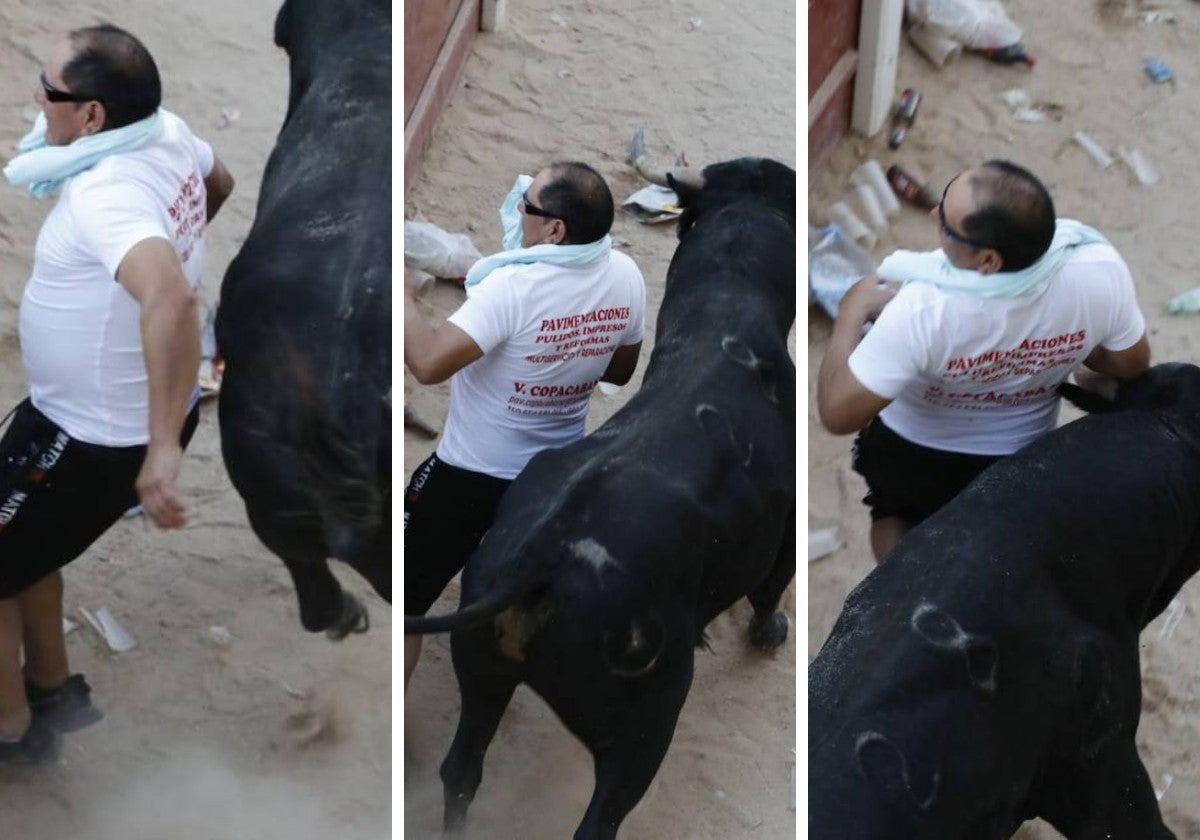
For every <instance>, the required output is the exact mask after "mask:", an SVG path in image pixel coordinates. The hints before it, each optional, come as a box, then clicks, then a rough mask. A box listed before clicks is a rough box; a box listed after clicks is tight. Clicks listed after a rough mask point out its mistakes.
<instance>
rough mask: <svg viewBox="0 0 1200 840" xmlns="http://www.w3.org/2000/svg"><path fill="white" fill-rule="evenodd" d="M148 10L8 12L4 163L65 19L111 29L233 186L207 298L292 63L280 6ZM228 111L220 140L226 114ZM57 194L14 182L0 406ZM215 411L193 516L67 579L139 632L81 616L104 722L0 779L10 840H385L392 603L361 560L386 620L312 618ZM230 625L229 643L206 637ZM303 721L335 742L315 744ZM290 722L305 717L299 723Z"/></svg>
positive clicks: (0, 322)
mask: <svg viewBox="0 0 1200 840" xmlns="http://www.w3.org/2000/svg"><path fill="white" fill-rule="evenodd" d="M167 8H168V7H167V6H164V5H163V4H161V3H155V2H152V1H151V0H108V2H85V3H78V2H72V3H65V2H58V1H57V0H45V1H44V2H39V3H28V2H8V3H4V4H3V5H0V33H2V34H0V78H3V79H5V80H6V81H5V84H4V85H3V86H0V157H3V158H4V159H5V160H7V158H8V157H9V156H10V155H11V154H12V150H13V149H14V147H15V143H16V140H17V139H18V138H19V137H20V136H21V135H22V134H24V133H25V132H26V131H27V130H28V126H29V122H30V120H31V119H32V117H33V116H34V115H35V114H36V109H35V106H34V103H33V101H32V95H33V89H34V86H35V85H36V84H37V73H38V70H39V69H40V67H41V64H42V62H43V60H44V58H45V57H46V56H47V55H48V53H49V50H50V47H51V46H52V45H53V43H54V42H55V41H56V40H57V39H58V38H59V37H60V35H61V34H62V33H63V32H65V31H66V30H67V29H69V28H73V27H75V26H82V25H87V24H89V23H94V22H97V21H100V20H109V21H112V22H114V23H117V24H118V25H122V26H125V27H126V28H128V29H130V30H131V31H133V32H134V33H135V34H137V35H138V36H139V37H140V38H142V39H143V41H144V42H145V43H146V45H147V46H148V47H149V49H150V51H151V52H152V53H153V54H154V56H155V58H156V60H157V61H158V64H159V68H160V71H161V73H162V76H163V80H164V98H165V101H164V104H165V105H166V107H167V108H169V109H171V110H173V111H175V112H176V113H178V114H179V115H181V116H182V117H183V118H184V119H186V120H187V121H188V123H189V124H190V125H191V126H192V128H193V130H195V131H196V132H197V133H198V134H201V136H204V137H205V138H206V139H208V140H209V141H210V142H211V143H212V144H213V146H214V148H215V149H216V152H217V154H218V155H220V156H221V158H222V159H223V160H224V161H225V162H226V163H227V165H228V166H229V169H230V170H231V171H232V172H233V174H234V176H235V177H236V178H237V189H236V192H235V194H234V196H233V197H232V198H230V200H229V202H228V203H227V204H226V206H225V208H224V209H223V210H222V212H221V215H220V216H219V217H218V218H217V219H216V220H215V221H214V223H213V225H212V227H211V228H210V231H209V255H208V262H207V268H206V271H205V286H204V289H203V292H202V296H203V299H204V301H205V303H206V304H211V303H212V302H213V301H215V300H216V298H217V293H218V289H219V285H220V279H221V276H222V274H223V273H224V271H225V267H226V265H228V263H229V260H230V259H231V258H232V256H233V255H234V253H235V252H236V250H237V248H238V246H239V244H240V242H241V241H242V240H243V239H244V237H245V235H246V233H247V231H248V230H249V227H250V223H251V220H252V217H253V212H254V202H255V198H256V196H257V193H258V186H259V178H260V175H261V172H262V169H263V167H264V165H265V163H266V158H267V154H268V152H269V150H270V148H271V145H272V144H273V142H274V138H275V135H276V133H277V132H278V130H279V125H280V123H281V121H282V119H283V112H284V106H285V100H286V95H287V61H286V56H285V55H284V54H283V52H282V51H281V50H278V49H277V48H275V46H274V45H273V43H272V33H273V25H274V16H275V11H276V4H274V3H253V4H247V3H241V2H235V0H213V2H210V3H205V4H201V5H200V6H191V7H185V6H183V5H179V4H171V6H170V11H167ZM224 109H229V110H230V111H231V112H232V111H236V112H237V115H236V120H235V121H234V122H233V124H232V125H230V126H229V127H227V128H218V125H219V123H220V115H221V112H222V110H224ZM50 206H51V204H50V203H49V202H38V201H35V200H33V199H31V198H28V197H27V196H26V195H25V194H24V193H23V191H20V190H18V189H16V188H13V187H10V186H8V185H7V184H4V185H0V407H2V408H3V410H5V411H6V410H7V408H8V407H9V406H11V405H13V404H14V403H16V402H17V401H18V400H19V399H20V398H21V397H23V396H24V394H25V389H26V382H25V379H24V371H23V369H22V367H21V362H20V356H19V351H18V344H17V304H18V303H19V301H20V296H21V292H22V290H23V288H24V285H25V282H26V280H27V278H28V273H29V262H30V259H31V256H32V249H33V242H34V238H35V236H36V234H37V231H38V227H39V226H40V224H41V220H42V218H43V216H44V215H45V213H46V212H47V211H48V210H49V208H50ZM215 407H216V406H215V404H208V405H207V411H206V413H205V414H204V417H203V419H202V422H201V426H200V428H199V430H198V431H197V433H196V436H195V439H194V440H193V442H192V446H191V447H190V450H189V452H188V456H187V458H186V459H185V463H184V468H183V474H182V486H183V490H184V493H185V495H186V498H187V502H188V504H189V508H190V517H191V519H190V522H189V525H188V527H187V528H186V529H184V530H183V531H181V532H176V533H159V532H156V531H154V530H153V529H152V528H150V527H149V526H148V524H147V523H145V522H144V521H142V520H141V519H137V520H129V521H124V522H121V523H119V524H118V525H117V526H116V527H114V528H113V529H112V530H111V531H110V532H109V533H108V534H107V535H106V536H105V537H104V538H103V539H102V540H101V541H100V542H99V543H98V544H97V545H96V546H94V547H93V548H92V549H91V550H90V551H89V552H88V553H87V554H86V555H85V556H84V557H83V558H81V559H80V560H78V561H76V562H75V563H74V564H72V565H71V566H70V567H68V570H67V572H66V577H67V587H68V589H67V596H66V602H67V609H68V611H69V613H70V614H71V617H72V618H73V619H75V620H76V621H78V622H80V623H81V624H83V622H82V620H81V619H80V618H79V614H78V608H79V607H86V608H88V609H91V610H94V609H97V608H99V607H101V606H107V607H108V608H109V609H110V610H111V611H112V613H113V614H114V615H115V616H116V617H117V618H118V620H119V621H120V622H121V623H122V624H123V625H124V626H125V628H126V629H128V630H129V632H130V633H131V634H132V635H133V636H134V638H135V639H136V640H137V642H138V645H137V647H136V648H135V649H134V650H132V651H130V652H127V653H123V654H114V653H111V652H109V650H108V649H107V647H105V645H104V644H103V642H102V641H101V640H100V638H99V636H97V635H96V633H94V632H93V631H92V630H91V629H90V628H89V627H88V626H86V624H84V625H83V626H81V627H80V628H79V629H77V630H75V631H74V632H72V633H71V634H70V636H69V637H68V638H69V652H70V655H71V658H72V665H73V668H74V669H76V670H79V671H82V672H84V673H85V674H86V675H87V677H88V680H89V681H90V682H91V684H92V686H93V689H94V691H95V694H96V698H97V702H98V703H99V704H100V705H101V706H102V707H103V708H104V709H105V711H106V713H107V717H106V719H105V720H104V721H103V722H102V723H100V724H98V725H96V726H94V727H92V728H90V729H88V730H85V731H83V732H79V733H77V734H74V735H71V736H68V737H67V741H66V743H65V749H64V752H63V757H62V759H61V761H60V762H59V763H58V765H56V766H54V767H51V768H48V769H45V770H41V771H30V770H27V769H16V768H5V769H0V814H3V817H2V818H0V836H3V837H6V838H7V837H13V838H17V837H22V838H31V840H41V838H52V837H77V838H88V840H117V838H121V839H122V840H184V838H196V840H212V838H217V837H239V838H247V840H274V838H278V837H291V838H297V839H298V840H308V839H309V838H311V839H312V840H316V839H317V838H326V837H335V836H336V837H344V838H350V840H360V838H361V840H376V838H380V837H386V836H388V835H389V824H390V805H389V802H390V795H391V793H390V791H391V770H390V768H391V759H390V752H391V751H390V738H391V694H390V683H391V668H390V640H391V613H390V608H389V607H388V606H387V605H386V604H384V603H383V602H381V601H380V600H379V599H378V598H377V597H376V596H375V595H374V594H373V593H371V592H370V591H369V587H367V586H366V585H365V584H364V583H363V582H361V581H360V580H359V579H358V578H357V577H356V576H355V575H353V574H352V573H349V572H348V570H338V572H339V574H340V576H341V578H342V579H343V580H345V581H346V582H347V585H348V587H349V588H350V589H351V590H352V591H354V592H356V593H358V594H359V595H360V597H362V598H364V600H365V603H366V604H367V606H368V609H369V610H370V612H371V617H372V620H373V627H372V629H371V631H370V633H369V634H367V635H366V636H358V637H355V638H352V639H350V640H348V641H346V642H344V643H342V644H340V645H334V644H332V643H330V642H328V641H326V640H325V638H324V637H323V636H311V635H308V634H306V633H305V632H304V631H303V630H302V629H301V627H300V623H299V617H298V612H297V608H296V605H295V596H294V594H293V590H292V586H291V582H290V579H289V578H288V577H287V575H286V572H285V570H284V567H283V565H282V563H280V562H279V560H277V559H276V558H275V557H274V556H273V555H271V554H270V553H268V552H267V550H266V549H265V548H263V547H262V545H261V544H260V543H259V542H258V541H257V539H256V538H255V537H254V535H253V533H252V532H251V531H250V529H249V527H248V525H247V523H246V517H245V513H244V508H243V506H242V503H241V499H240V498H239V497H238V496H237V494H236V493H235V492H234V491H233V488H232V487H231V486H230V484H229V480H228V478H227V477H226V475H225V470H224V467H223V465H222V463H221V456H220V448H219V442H218V436H217V423H216V411H215ZM210 627H224V628H226V629H227V630H228V632H229V634H230V635H231V637H232V641H230V642H229V643H227V644H225V645H221V644H218V643H217V642H215V641H214V640H213V639H212V638H211V637H210V636H209V633H208V631H209V628H210ZM305 715H309V716H312V719H315V720H317V721H321V722H324V724H325V725H324V731H325V737H323V738H320V739H318V740H316V741H315V742H312V743H309V744H307V745H304V744H302V743H301V742H302V741H303V740H304V735H303V731H304V727H305V726H307V725H308V724H309V723H311V720H308V719H301V717H300V716H305ZM289 720H290V721H291V723H289Z"/></svg>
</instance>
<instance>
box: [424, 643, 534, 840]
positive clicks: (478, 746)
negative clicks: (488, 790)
mask: <svg viewBox="0 0 1200 840" xmlns="http://www.w3.org/2000/svg"><path fill="white" fill-rule="evenodd" d="M455 659H456V662H455V670H456V671H457V672H458V677H459V691H460V692H461V693H462V713H461V714H460V715H459V718H458V731H457V732H455V733H454V742H453V743H452V744H451V745H450V751H449V752H448V753H446V758H445V760H444V761H443V762H442V789H443V793H444V796H445V816H444V828H445V831H446V833H447V834H455V835H457V834H460V833H461V832H462V830H463V828H464V827H465V825H466V821H467V807H468V806H469V805H470V804H471V802H472V800H474V799H475V791H477V790H478V789H479V783H480V781H481V780H482V779H483V755H484V753H486V752H487V748H488V745H489V744H490V743H491V742H492V738H493V737H494V736H495V734H496V728H497V727H498V726H499V725H500V718H502V717H503V716H504V710H505V709H507V708H508V703H509V701H510V700H511V699H512V696H513V692H514V691H515V690H516V688H517V680H516V679H515V678H509V677H503V676H499V677H479V676H470V675H469V674H468V673H467V671H468V669H466V668H461V669H460V668H458V667H457V666H458V662H457V659H458V657H455Z"/></svg>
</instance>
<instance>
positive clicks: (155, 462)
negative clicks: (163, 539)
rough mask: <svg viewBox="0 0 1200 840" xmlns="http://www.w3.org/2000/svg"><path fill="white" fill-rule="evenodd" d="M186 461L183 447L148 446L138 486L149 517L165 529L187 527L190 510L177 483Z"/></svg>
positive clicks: (166, 445)
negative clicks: (180, 464) (181, 464)
mask: <svg viewBox="0 0 1200 840" xmlns="http://www.w3.org/2000/svg"><path fill="white" fill-rule="evenodd" d="M182 460H183V448H182V447H180V446H179V444H177V443H176V444H169V443H168V444H155V443H151V444H150V445H149V446H147V447H146V459H145V460H144V461H143V462H142V470H141V472H139V473H138V477H137V482H136V483H135V486H136V488H137V494H138V499H140V500H141V503H142V509H143V510H144V511H145V512H146V516H148V517H150V521H152V522H153V523H154V524H155V525H157V526H158V527H159V528H162V529H164V530H171V529H174V528H182V527H183V526H184V525H186V524H187V509H186V508H185V507H184V504H183V499H182V497H181V496H180V495H179V487H178V484H177V481H178V479H179V463H180V461H182Z"/></svg>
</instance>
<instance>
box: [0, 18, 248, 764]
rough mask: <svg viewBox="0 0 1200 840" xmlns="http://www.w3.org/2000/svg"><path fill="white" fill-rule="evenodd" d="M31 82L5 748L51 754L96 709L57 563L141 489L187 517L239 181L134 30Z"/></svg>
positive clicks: (9, 551)
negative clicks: (195, 126)
mask: <svg viewBox="0 0 1200 840" xmlns="http://www.w3.org/2000/svg"><path fill="white" fill-rule="evenodd" d="M34 98H35V100H36V101H37V102H38V104H39V105H40V106H41V108H42V114H41V116H40V117H39V120H38V124H37V125H36V126H35V129H34V131H32V132H30V135H29V136H28V137H26V138H25V139H24V140H22V143H21V149H22V152H23V154H22V155H20V156H18V157H17V158H15V159H14V160H13V161H12V163H11V164H10V165H9V166H8V167H6V169H5V175H6V176H7V177H8V178H9V179H10V180H12V181H13V182H14V183H28V184H29V185H30V191H31V192H32V193H33V194H34V195H36V196H40V197H44V196H47V195H49V194H51V193H52V192H54V191H56V190H57V191H58V192H59V198H58V201H57V203H56V204H55V205H54V207H53V208H52V209H51V210H50V212H49V214H48V215H47V217H46V220H45V222H44V223H43V225H42V228H41V231H40V233H39V234H38V238H37V243H36V245H35V248H34V259H33V268H32V276H31V277H30V280H29V283H28V285H27V286H26V289H25V294H24V297H23V298H22V300H21V307H20V342H21V352H22V359H23V361H24V364H25V369H26V373H27V374H28V376H29V380H30V397H29V399H27V400H25V401H24V402H23V403H21V404H20V405H19V406H18V407H17V408H16V409H15V410H14V412H13V413H12V420H11V423H10V424H9V426H8V428H7V430H6V431H5V433H4V437H3V439H2V440H0V762H7V761H12V762H37V761H44V760H48V759H51V758H53V756H54V755H56V754H57V750H58V747H59V744H60V743H61V736H60V733H61V732H69V731H73V730H75V729H79V728H81V727H83V726H86V725H88V724H90V723H94V722H95V721H97V720H99V719H100V717H101V715H100V712H99V710H98V709H97V708H96V707H95V706H94V705H93V704H92V702H91V698H90V693H91V692H90V688H89V686H88V685H87V682H86V681H85V680H84V679H83V676H82V675H81V674H74V675H71V674H70V673H69V670H68V663H67V655H66V648H65V643H64V639H63V632H62V618H63V615H62V605H63V581H62V573H61V571H60V569H61V567H62V566H64V565H65V564H67V563H69V562H70V561H71V560H73V559H74V558H75V557H77V556H78V555H79V554H81V553H82V552H83V551H84V550H85V549H86V548H87V547H88V546H89V545H90V544H91V543H92V542H93V541H94V540H95V539H96V538H97V537H99V536H100V535H101V534H102V533H103V532H104V531H105V530H107V529H108V527H109V526H110V525H112V523H113V522H115V521H116V520H117V519H119V518H120V516H121V514H122V513H123V512H124V511H125V510H127V509H128V508H130V507H131V506H132V505H134V504H136V503H138V502H140V503H141V505H142V507H143V509H144V511H145V513H146V515H147V516H148V517H149V518H150V519H151V520H152V521H153V522H154V523H155V525H157V526H158V527H161V528H179V527H181V526H182V525H183V524H184V522H185V510H184V505H183V501H182V499H181V497H180V494H179V490H178V487H177V478H178V473H179V465H180V460H181V458H182V455H183V447H184V446H185V445H186V443H187V440H188V438H190V436H191V433H192V431H193V430H194V429H195V424H196V420H197V415H196V409H195V401H194V392H195V386H196V370H197V366H198V362H199V330H198V324H197V318H196V308H195V288H196V285H197V284H198V282H199V280H200V273H201V267H202V263H203V259H204V230H205V226H206V225H207V223H208V221H209V220H211V219H212V217H213V215H214V214H215V213H216V212H217V210H218V208H219V207H220V206H221V203H222V202H223V201H224V200H225V198H226V197H227V196H228V195H229V192H230V191H231V190H232V188H233V179H232V178H231V177H230V176H229V173H228V172H227V171H226V169H225V167H224V166H223V165H222V164H221V162H220V161H219V160H218V159H217V158H216V157H215V156H214V154H213V152H212V149H211V148H210V147H209V146H208V144H207V143H205V142H204V141H202V140H199V139H198V138H196V137H194V136H193V135H192V133H191V132H190V131H189V130H188V127H187V126H186V125H185V124H184V123H183V121H182V120H180V119H179V118H178V117H176V116H174V115H173V114H170V113H168V112H166V111H163V110H162V109H161V108H160V107H159V104H160V101H161V98H162V86H161V82H160V79H159V75H158V69H157V67H156V66H155V64H154V59H153V58H152V57H151V56H150V53H149V52H148V51H147V50H146V48H145V47H144V46H143V45H142V44H141V42H140V41H138V40H137V39H136V38H135V37H134V36H132V35H130V34H129V33H128V32H125V31H124V30H121V29H118V28H117V27H114V26H111V25H107V24H105V25H100V26H93V27H87V28H85V29H79V30H75V31H73V32H71V33H70V35H69V36H68V37H67V38H66V39H64V40H63V41H61V42H60V43H59V44H58V45H56V46H55V47H54V50H53V52H52V53H51V56H50V59H49V61H48V62H47V63H46V64H45V66H44V68H43V70H42V73H41V77H40V79H39V84H38V87H37V88H36V93H35V96H34ZM22 652H23V653H24V659H25V664H24V668H23V669H22V667H21V661H20V660H21V654H22Z"/></svg>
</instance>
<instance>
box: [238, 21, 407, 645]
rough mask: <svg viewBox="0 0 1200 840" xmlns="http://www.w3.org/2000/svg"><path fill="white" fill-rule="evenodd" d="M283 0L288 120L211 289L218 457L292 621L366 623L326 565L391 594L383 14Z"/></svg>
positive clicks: (278, 33)
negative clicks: (287, 579)
mask: <svg viewBox="0 0 1200 840" xmlns="http://www.w3.org/2000/svg"><path fill="white" fill-rule="evenodd" d="M390 20H391V19H390V9H389V5H388V4H387V3H386V2H383V1H382V0H380V1H379V2H373V3H368V2H349V3H324V2H320V0H307V2H302V0H289V2H287V3H285V4H284V5H283V8H282V9H281V10H280V12H279V16H278V18H277V20H276V24H275V41H276V43H277V44H278V45H280V46H282V47H284V48H285V49H286V50H287V53H288V56H289V58H290V60H291V66H290V72H291V89H290V93H289V97H288V112H287V117H286V119H285V120H284V124H283V128H282V129H281V131H280V133H279V138H278V141H277V142H276V145H275V149H274V151H272V153H271V157H270V160H269V161H268V163H267V168H266V172H265V173H264V175H263V182H262V190H261V192H260V194H259V198H258V209H257V212H256V214H255V219H254V226H253V228H252V229H251V231H250V235H249V236H248V238H247V239H246V242H245V244H244V245H243V246H242V248H241V251H240V252H239V253H238V255H237V257H236V258H235V259H234V260H233V262H232V263H231V264H230V266H229V270H228V272H227V273H226V275H225V279H224V281H223V283H222V286H221V301H220V307H219V309H218V314H217V321H216V334H217V344H218V347H219V348H220V352H221V354H222V355H223V357H224V359H225V376H224V380H223V382H222V387H221V397H220V423H221V447H222V452H223V454H224V457H225V465H226V468H227V469H228V471H229V476H230V479H231V480H232V481H233V485H234V487H236V488H237V491H238V493H240V494H241V496H242V498H243V499H244V500H245V502H246V511H247V514H248V516H249V519H250V524H251V526H252V527H253V529H254V532H255V533H256V534H257V535H258V537H259V539H261V540H262V541H263V543H265V544H266V546H267V547H268V548H269V549H271V551H273V552H274V553H275V554H277V555H279V557H280V558H282V559H283V561H284V563H286V564H287V568H288V571H289V572H290V573H291V576H292V579H293V581H294V582H295V584H296V593H297V596H298V598H299V602H300V618H301V621H302V622H303V624H304V626H305V628H307V629H309V630H312V631H317V630H326V631H327V632H328V633H329V634H330V635H331V636H332V637H334V638H339V637H341V636H343V635H345V634H346V633H347V632H350V631H358V630H365V629H366V624H367V620H366V612H365V610H364V609H363V607H362V606H361V604H359V603H358V601H357V599H355V598H354V597H353V596H351V595H349V594H348V593H344V592H343V591H342V588H341V586H340V585H339V584H338V581H337V579H336V578H335V577H334V576H333V575H332V574H331V573H330V570H329V566H328V563H327V558H330V557H333V558H337V559H339V560H342V561H345V562H346V563H348V564H350V565H351V566H352V567H353V568H355V569H356V570H357V571H358V572H359V573H361V574H362V575H363V576H364V577H365V578H366V579H367V580H368V581H369V582H370V583H371V585H372V586H373V587H374V588H375V590H376V591H377V592H378V593H379V594H380V595H381V596H382V597H383V598H384V599H385V600H389V601H390V599H391V558H390V547H391V536H390V527H391V515H390V503H389V499H390V492H391V491H390V487H391V478H390V470H391V468H390V459H391V408H390V402H389V400H390V389H391V312H390V309H391V213H390V203H391V194H390V186H391V145H390V143H391V117H390V111H391V43H390V37H391V22H390Z"/></svg>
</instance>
